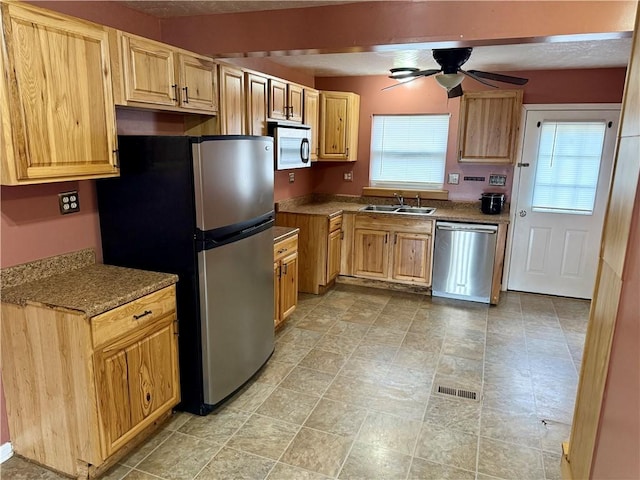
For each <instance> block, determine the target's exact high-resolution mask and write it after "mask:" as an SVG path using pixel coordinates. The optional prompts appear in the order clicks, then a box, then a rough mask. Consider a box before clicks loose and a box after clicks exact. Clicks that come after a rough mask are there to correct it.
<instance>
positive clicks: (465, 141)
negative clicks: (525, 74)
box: [458, 90, 522, 164]
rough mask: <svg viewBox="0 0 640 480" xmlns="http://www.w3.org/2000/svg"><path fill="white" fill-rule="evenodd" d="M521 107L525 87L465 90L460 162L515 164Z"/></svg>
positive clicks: (461, 122) (462, 104) (462, 107)
mask: <svg viewBox="0 0 640 480" xmlns="http://www.w3.org/2000/svg"><path fill="white" fill-rule="evenodd" d="M521 106H522V90H498V91H483V92H471V93H465V94H464V95H463V97H462V102H461V105H460V127H459V136H458V139H459V140H458V161H459V162H462V163H488V164H501V163H503V164H510V163H513V162H514V160H515V149H516V143H517V137H518V131H519V126H520V110H521Z"/></svg>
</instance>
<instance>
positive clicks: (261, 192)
mask: <svg viewBox="0 0 640 480" xmlns="http://www.w3.org/2000/svg"><path fill="white" fill-rule="evenodd" d="M192 148H193V170H194V177H195V178H194V181H195V189H196V194H195V198H196V224H197V227H198V228H200V229H201V230H212V229H215V228H219V227H224V226H227V225H233V224H236V223H242V222H244V221H247V220H250V219H252V218H256V217H259V216H261V215H263V214H265V213H267V212H270V211H272V210H273V139H272V138H271V137H246V136H244V137H233V136H224V137H222V136H221V137H202V138H201V139H199V141H197V142H194V143H193V146H192Z"/></svg>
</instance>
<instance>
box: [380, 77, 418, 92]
mask: <svg viewBox="0 0 640 480" xmlns="http://www.w3.org/2000/svg"><path fill="white" fill-rule="evenodd" d="M419 78H421V77H413V78H412V79H410V80H405V81H404V82H398V83H394V84H393V85H389V86H388V87H384V88H383V89H382V91H384V90H389V89H390V88H395V87H400V86H402V85H406V84H407V83H411V82H413V81H414V80H418V79H419Z"/></svg>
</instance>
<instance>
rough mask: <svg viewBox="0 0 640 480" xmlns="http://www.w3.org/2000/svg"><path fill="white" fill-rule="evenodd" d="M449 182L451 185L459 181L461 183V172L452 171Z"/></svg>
mask: <svg viewBox="0 0 640 480" xmlns="http://www.w3.org/2000/svg"><path fill="white" fill-rule="evenodd" d="M447 183H448V184H450V185H458V183H460V174H459V173H450V174H449V179H448V180H447Z"/></svg>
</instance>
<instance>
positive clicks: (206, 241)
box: [195, 214, 275, 252]
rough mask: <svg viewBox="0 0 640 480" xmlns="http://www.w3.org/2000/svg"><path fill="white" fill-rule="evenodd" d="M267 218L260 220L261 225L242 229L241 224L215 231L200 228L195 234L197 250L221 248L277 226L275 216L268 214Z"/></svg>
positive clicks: (256, 224)
mask: <svg viewBox="0 0 640 480" xmlns="http://www.w3.org/2000/svg"><path fill="white" fill-rule="evenodd" d="M266 217H267V218H261V219H259V223H255V224H253V225H251V226H249V227H246V228H242V227H243V225H241V224H240V225H235V226H233V225H231V226H229V227H223V228H217V229H214V230H201V229H199V228H198V229H196V234H195V241H196V250H197V251H198V252H202V251H203V250H209V249H212V248H217V247H221V246H223V245H227V244H228V243H232V242H236V241H238V240H242V239H243V238H247V237H250V236H252V235H255V234H257V233H260V232H262V231H264V230H267V229H269V228H271V227H273V225H274V224H275V221H274V219H273V215H270V214H268V215H266Z"/></svg>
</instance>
